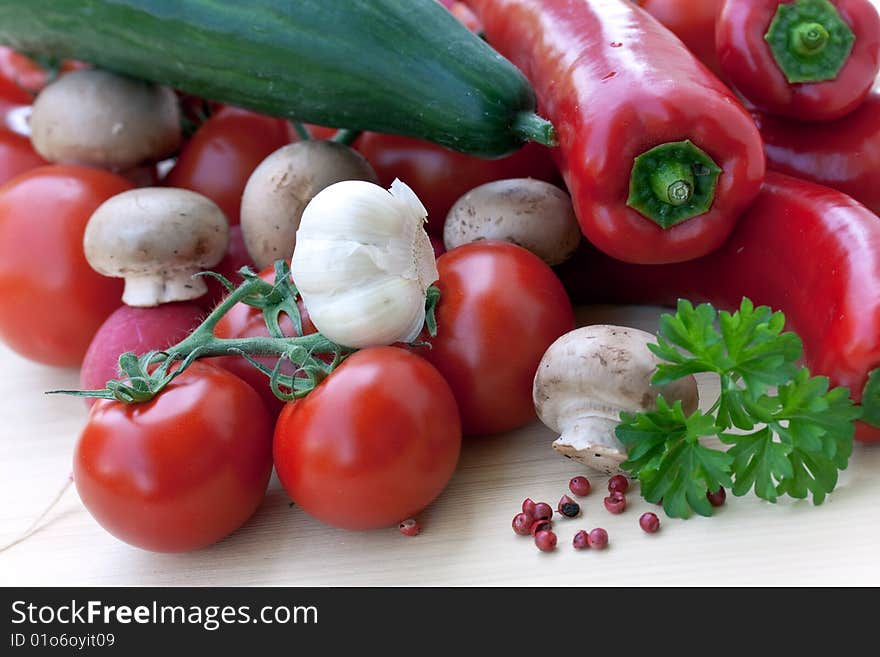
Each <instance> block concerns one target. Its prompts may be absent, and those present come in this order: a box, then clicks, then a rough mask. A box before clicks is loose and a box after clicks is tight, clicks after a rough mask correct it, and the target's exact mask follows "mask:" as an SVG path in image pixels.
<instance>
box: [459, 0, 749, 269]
mask: <svg viewBox="0 0 880 657" xmlns="http://www.w3.org/2000/svg"><path fill="white" fill-rule="evenodd" d="M471 5H472V6H473V7H474V8H476V9H477V13H478V14H479V16H480V19H481V20H482V22H483V25H484V26H485V30H486V35H487V37H488V39H489V43H491V44H492V45H493V46H494V47H495V48H497V49H499V50H500V52H501V53H502V54H503V55H505V56H506V57H507V58H508V59H510V60H511V61H512V62H513V63H514V64H516V65H517V66H518V67H519V68H520V69H521V70H522V71H523V72H524V73H525V75H526V77H528V78H529V79H530V80H531V82H532V84H533V85H534V87H535V90H536V92H537V95H538V99H539V104H540V105H541V111H542V113H543V114H544V115H545V116H548V117H549V118H550V119H551V120H552V121H553V124H554V125H555V126H556V130H557V132H558V136H559V148H558V149H554V157H555V158H556V160H557V164H558V165H559V167H560V169H561V171H562V173H563V176H564V177H565V181H566V183H567V185H568V189H569V191H570V192H571V195H572V200H573V202H574V206H575V211H576V213H577V216H578V219H579V221H580V225H581V230H582V231H583V233H584V235H586V236H587V238H589V239H590V240H591V241H592V242H593V244H595V245H596V246H597V247H599V248H600V249H602V250H603V251H605V252H606V253H608V254H609V255H612V256H614V257H616V258H619V259H621V260H626V261H629V262H638V263H664V262H677V261H682V260H690V259H692V258H696V257H699V256H701V255H704V254H706V253H709V252H711V251H713V250H714V249H716V248H718V247H719V246H720V245H721V244H722V243H723V242H724V240H725V239H726V238H727V236H728V235H729V234H730V232H731V230H733V227H734V225H735V224H736V220H737V218H738V217H739V215H740V213H741V212H742V211H743V210H744V209H745V208H746V207H748V205H749V204H750V203H751V202H752V200H753V199H754V198H755V196H756V195H757V193H758V191H759V189H760V185H761V181H762V180H763V177H764V154H763V149H762V147H761V138H760V135H759V134H758V130H757V128H756V127H755V125H754V122H753V121H752V120H751V118H750V117H749V116H748V113H747V112H745V110H744V109H743V108H742V107H741V106H740V104H739V103H738V102H737V100H736V99H735V98H734V96H733V95H732V94H731V92H730V91H729V90H728V89H727V88H725V87H724V85H723V84H721V82H719V81H718V79H717V78H715V76H713V75H712V74H711V73H710V72H709V71H708V70H707V69H706V68H705V67H704V66H701V65H700V64H699V62H697V60H696V59H695V58H694V57H693V55H691V54H690V53H689V52H688V51H687V49H686V48H684V47H683V46H682V44H681V42H680V41H679V40H678V39H677V38H675V37H674V36H673V35H672V34H671V33H670V32H669V31H668V30H666V29H664V28H663V27H662V26H661V25H660V24H659V23H658V22H657V21H655V20H654V19H653V18H651V17H650V15H649V14H647V13H646V12H644V11H643V10H641V9H639V8H638V7H637V6H636V5H635V4H633V3H631V2H628V1H627V0H605V1H603V2H584V1H583V0H542V1H541V2H533V1H529V0H472V1H471Z"/></svg>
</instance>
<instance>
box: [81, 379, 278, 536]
mask: <svg viewBox="0 0 880 657" xmlns="http://www.w3.org/2000/svg"><path fill="white" fill-rule="evenodd" d="M271 471H272V422H271V419H270V418H269V415H268V413H267V412H266V409H265V407H264V406H263V403H262V402H261V401H260V398H259V396H258V395H257V393H255V392H254V390H253V388H251V387H250V386H249V385H247V384H246V383H245V382H244V381H242V380H241V379H239V378H238V377H236V376H234V375H232V374H230V373H229V372H227V371H225V370H223V369H221V368H219V367H214V366H213V365H209V364H207V363H204V362H196V363H193V364H192V365H191V366H190V367H189V368H188V369H187V370H186V371H185V372H184V373H183V374H181V375H180V376H179V377H177V378H176V379H175V380H174V381H173V382H172V383H171V384H170V385H169V386H168V387H167V388H166V389H165V390H164V391H162V393H160V394H159V395H158V396H157V397H156V398H155V399H153V400H152V401H149V402H146V403H143V404H123V403H121V402H117V401H109V400H105V399H101V400H99V401H98V402H97V403H96V404H95V405H94V406H93V407H92V411H91V413H89V418H88V421H87V422H86V426H85V428H84V429H83V431H82V434H81V435H80V437H79V442H78V443H77V446H76V451H75V454H74V461H73V475H74V481H75V483H76V489H77V491H78V492H79V496H80V498H81V499H82V501H83V504H84V505H85V507H86V508H87V509H88V510H89V513H91V514H92V516H93V517H94V518H95V520H97V521H98V523H99V524H100V525H101V526H102V527H103V528H104V529H106V530H107V531H108V532H110V533H111V534H113V535H114V536H115V537H116V538H118V539H120V540H122V541H125V542H126V543H129V544H131V545H134V546H136V547H140V548H143V549H145V550H153V551H156V552H184V551H187V550H195V549H198V548H201V547H204V546H206V545H210V544H211V543H215V542H216V541H219V540H220V539H221V538H223V537H225V536H227V535H229V534H231V533H232V532H234V531H235V530H236V529H238V528H239V527H240V526H241V525H242V524H244V522H245V521H246V520H247V519H248V518H250V517H251V515H253V513H254V511H256V509H257V507H258V506H259V505H260V502H261V501H262V500H263V497H264V496H265V493H266V486H267V485H268V483H269V475H270V473H271Z"/></svg>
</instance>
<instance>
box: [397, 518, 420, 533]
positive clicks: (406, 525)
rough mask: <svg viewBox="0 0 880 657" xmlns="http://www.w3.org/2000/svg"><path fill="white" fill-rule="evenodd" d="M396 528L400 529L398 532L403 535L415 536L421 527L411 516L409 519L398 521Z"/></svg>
mask: <svg viewBox="0 0 880 657" xmlns="http://www.w3.org/2000/svg"><path fill="white" fill-rule="evenodd" d="M397 528H398V529H399V530H400V533H401V534H403V535H404V536H417V535H418V533H419V532H420V531H422V528H421V527H419V523H418V522H416V521H415V520H414V519H413V518H410V519H409V520H404V521H403V522H402V523H400V524H399V525H398V526H397Z"/></svg>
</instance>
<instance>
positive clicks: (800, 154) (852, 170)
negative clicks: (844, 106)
mask: <svg viewBox="0 0 880 657" xmlns="http://www.w3.org/2000/svg"><path fill="white" fill-rule="evenodd" d="M755 120H756V121H757V122H758V128H759V129H760V130H761V136H763V138H764V153H765V154H766V155H767V166H768V167H770V168H771V169H774V170H775V171H781V172H782V173H787V174H790V175H793V176H798V177H800V178H806V179H807V180H812V181H813V182H816V183H819V184H821V185H826V186H828V187H833V188H834V189H837V190H839V191H841V192H844V193H846V194H849V195H850V196H852V197H853V198H854V199H856V200H857V201H859V202H861V203H864V204H865V205H866V206H868V208H869V209H870V210H873V211H874V212H876V213H878V214H880V93H878V92H876V91H875V92H872V93H871V95H869V96H868V98H867V99H866V100H865V102H864V103H862V104H861V105H860V106H859V108H858V109H857V110H856V111H855V112H853V113H852V114H848V115H846V116H845V117H843V118H842V119H838V120H837V121H829V122H827V123H805V122H799V121H792V120H791V119H783V118H779V117H774V116H772V115H770V114H758V113H756V114H755Z"/></svg>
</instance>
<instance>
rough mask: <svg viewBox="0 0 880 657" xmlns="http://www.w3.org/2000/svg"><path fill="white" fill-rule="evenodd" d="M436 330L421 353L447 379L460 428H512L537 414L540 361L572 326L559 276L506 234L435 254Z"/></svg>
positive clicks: (496, 430)
mask: <svg viewBox="0 0 880 657" xmlns="http://www.w3.org/2000/svg"><path fill="white" fill-rule="evenodd" d="M437 269H438V271H439V272H440V280H439V282H438V283H437V286H438V287H439V288H440V303H439V304H438V306H437V335H436V336H435V337H433V338H431V337H428V336H426V335H423V336H422V339H423V340H425V341H427V342H430V343H431V347H432V348H431V349H424V350H422V351H420V352H419V353H420V354H421V355H422V356H423V357H424V358H426V359H427V360H428V361H430V362H431V363H433V364H434V366H435V367H436V368H437V369H438V370H439V371H440V373H441V374H442V375H443V376H444V377H445V378H446V380H447V381H448V382H449V385H450V387H451V388H452V392H453V393H454V394H455V399H456V401H457V402H458V408H459V410H460V411H461V422H462V428H463V430H464V433H465V435H484V434H493V433H499V432H502V431H509V430H511V429H516V428H517V427H521V426H523V425H524V424H526V423H528V422H529V421H530V420H532V419H533V418H534V417H535V407H534V404H533V402H532V382H533V380H534V378H535V372H536V371H537V369H538V363H539V362H540V360H541V357H542V356H543V355H544V352H545V351H546V350H547V348H548V347H549V346H550V345H551V344H552V343H553V341H554V340H556V338H558V337H559V336H560V335H562V334H564V333H567V332H568V331H570V330H572V329H573V328H574V313H573V311H572V308H571V303H570V302H569V300H568V296H566V293H565V289H564V288H563V287H562V283H560V282H559V279H558V278H557V277H556V274H554V273H553V270H552V269H550V267H548V266H547V265H546V264H545V263H544V262H543V261H542V260H541V259H540V258H538V257H537V256H536V255H534V254H532V253H531V252H530V251H527V250H525V249H523V248H521V247H519V246H516V245H514V244H508V243H506V242H475V243H472V244H466V245H464V246H460V247H458V248H457V249H453V250H452V251H448V252H447V253H445V254H443V255H442V256H440V258H438V260H437Z"/></svg>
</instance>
